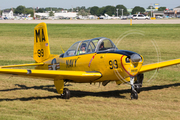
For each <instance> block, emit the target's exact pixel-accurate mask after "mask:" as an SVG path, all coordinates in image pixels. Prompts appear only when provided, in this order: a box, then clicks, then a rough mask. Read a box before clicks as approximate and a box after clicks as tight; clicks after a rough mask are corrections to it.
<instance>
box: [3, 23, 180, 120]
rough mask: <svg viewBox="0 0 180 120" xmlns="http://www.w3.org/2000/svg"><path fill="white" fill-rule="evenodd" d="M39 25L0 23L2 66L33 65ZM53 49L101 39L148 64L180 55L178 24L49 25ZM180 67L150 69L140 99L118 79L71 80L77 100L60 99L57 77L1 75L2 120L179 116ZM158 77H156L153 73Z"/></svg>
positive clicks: (56, 51)
mask: <svg viewBox="0 0 180 120" xmlns="http://www.w3.org/2000/svg"><path fill="white" fill-rule="evenodd" d="M35 26H36V24H0V65H9V64H22V63H32V62H34V61H33V45H34V43H33V42H34V38H33V37H34V32H33V30H34V27H35ZM47 27H48V35H49V40H50V49H51V53H53V54H61V53H62V51H61V48H60V45H61V46H62V47H63V49H64V50H67V49H68V48H69V47H70V46H71V45H72V44H73V43H74V42H76V41H79V40H86V39H91V38H95V37H107V38H110V39H111V40H113V42H114V43H115V44H116V45H117V47H118V48H119V49H126V50H132V51H135V52H137V53H139V54H141V55H143V57H144V59H145V61H144V64H148V63H153V62H158V61H165V60H170V59H176V58H180V48H179V45H180V24H177V25H173V24H171V25H153V24H142V25H133V26H130V25H110V24H109V25H93V24H91V25H85V24H83V25H80V24H76V25H68V24H66V25H65V24H48V25H47ZM179 73H180V65H175V66H171V67H167V68H163V69H161V70H159V71H158V72H157V73H156V71H152V72H149V73H145V79H144V84H143V88H142V92H141V93H140V94H139V99H138V100H130V86H129V85H126V84H123V85H120V86H118V85H116V84H115V83H114V82H112V83H110V84H108V85H107V86H105V87H103V86H102V85H100V87H99V83H97V84H95V85H94V84H92V85H90V84H78V83H68V84H67V86H66V87H67V88H68V89H70V91H71V99H70V100H64V99H60V97H59V94H57V92H56V90H55V87H54V85H53V82H52V81H48V80H47V81H44V80H41V79H30V78H22V77H12V76H4V75H1V76H0V119H3V120H14V119H15V120H16V119H18V120H19V119H26V120H40V119H43V120H46V119H47V120H54V119H65V120H67V119H86V120H88V119H107V120H111V119H115V120H116V119H157V120H159V119H173V120H174V119H179V118H180V114H179V113H180V94H179V92H180V74H179ZM152 76H154V77H152Z"/></svg>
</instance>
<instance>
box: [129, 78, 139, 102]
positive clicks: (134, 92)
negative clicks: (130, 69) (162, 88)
mask: <svg viewBox="0 0 180 120" xmlns="http://www.w3.org/2000/svg"><path fill="white" fill-rule="evenodd" d="M130 85H131V96H130V97H131V99H138V92H137V90H138V91H139V89H136V88H135V85H134V77H130Z"/></svg>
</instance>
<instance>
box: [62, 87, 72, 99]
mask: <svg viewBox="0 0 180 120" xmlns="http://www.w3.org/2000/svg"><path fill="white" fill-rule="evenodd" d="M62 98H63V99H69V98H70V91H69V89H67V88H64V89H63V95H62Z"/></svg>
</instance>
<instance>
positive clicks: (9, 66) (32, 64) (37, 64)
mask: <svg viewBox="0 0 180 120" xmlns="http://www.w3.org/2000/svg"><path fill="white" fill-rule="evenodd" d="M40 65H44V63H29V64H19V65H7V66H0V68H12V67H26V66H40Z"/></svg>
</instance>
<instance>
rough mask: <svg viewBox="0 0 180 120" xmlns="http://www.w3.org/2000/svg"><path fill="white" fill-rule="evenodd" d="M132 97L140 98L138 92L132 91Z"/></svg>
mask: <svg viewBox="0 0 180 120" xmlns="http://www.w3.org/2000/svg"><path fill="white" fill-rule="evenodd" d="M131 99H138V93H137V92H134V91H132V93H131Z"/></svg>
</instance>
